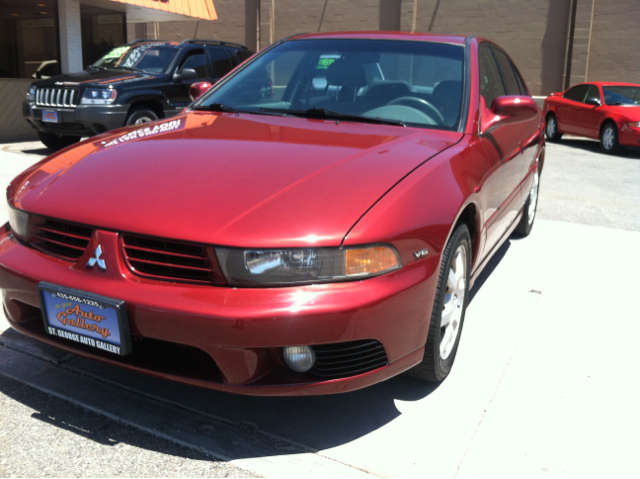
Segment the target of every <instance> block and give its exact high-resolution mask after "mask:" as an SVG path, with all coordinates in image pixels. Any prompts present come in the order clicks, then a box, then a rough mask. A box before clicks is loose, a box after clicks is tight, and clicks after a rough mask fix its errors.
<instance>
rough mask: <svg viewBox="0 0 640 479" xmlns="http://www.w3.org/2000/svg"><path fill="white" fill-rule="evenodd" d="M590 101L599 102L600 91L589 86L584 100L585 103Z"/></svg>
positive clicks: (593, 86)
mask: <svg viewBox="0 0 640 479" xmlns="http://www.w3.org/2000/svg"><path fill="white" fill-rule="evenodd" d="M589 100H591V101H600V90H599V89H598V87H597V86H595V85H591V86H590V87H589V91H588V92H587V97H586V98H585V99H584V101H585V103H586V102H588V101H589Z"/></svg>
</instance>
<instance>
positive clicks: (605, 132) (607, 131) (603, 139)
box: [600, 122, 620, 154]
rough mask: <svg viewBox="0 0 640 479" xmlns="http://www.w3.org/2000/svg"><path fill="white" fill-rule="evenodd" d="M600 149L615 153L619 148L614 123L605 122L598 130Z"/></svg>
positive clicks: (616, 129) (616, 128)
mask: <svg viewBox="0 0 640 479" xmlns="http://www.w3.org/2000/svg"><path fill="white" fill-rule="evenodd" d="M600 149H601V150H602V151H603V152H604V153H608V154H612V153H616V152H617V151H618V150H619V149H620V144H619V143H618V127H617V126H616V125H615V123H611V122H609V123H605V124H604V126H603V127H602V129H601V130H600Z"/></svg>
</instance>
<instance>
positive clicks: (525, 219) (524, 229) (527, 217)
mask: <svg viewBox="0 0 640 479" xmlns="http://www.w3.org/2000/svg"><path fill="white" fill-rule="evenodd" d="M539 188H540V163H536V171H535V173H534V174H533V183H532V185H531V188H529V195H528V196H527V201H525V202H524V206H523V207H522V218H520V223H518V226H516V229H515V230H514V233H516V234H517V235H518V236H520V237H522V238H524V237H525V236H529V233H531V230H532V229H533V222H534V220H535V219H536V210H537V208H538V191H539Z"/></svg>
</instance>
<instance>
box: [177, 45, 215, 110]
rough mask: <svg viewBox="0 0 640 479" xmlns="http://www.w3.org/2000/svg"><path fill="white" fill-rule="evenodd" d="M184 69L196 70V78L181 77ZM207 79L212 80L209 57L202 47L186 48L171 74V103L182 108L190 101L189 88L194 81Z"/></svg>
mask: <svg viewBox="0 0 640 479" xmlns="http://www.w3.org/2000/svg"><path fill="white" fill-rule="evenodd" d="M186 69H193V70H195V71H196V74H197V78H191V79H186V78H181V76H182V73H183V72H184V70H186ZM200 81H208V82H213V78H212V74H211V69H210V66H209V59H208V58H207V56H206V55H205V53H204V49H201V48H197V49H193V50H188V51H187V52H186V53H185V54H184V56H183V57H182V60H181V61H180V63H179V65H178V68H177V69H176V72H175V73H174V76H173V83H174V85H173V88H172V95H171V96H170V98H171V100H170V101H171V103H172V104H173V105H174V106H175V108H176V109H178V110H179V109H182V108H184V107H186V106H187V105H189V104H190V103H191V97H190V96H189V88H190V87H191V85H193V84H194V83H196V82H200Z"/></svg>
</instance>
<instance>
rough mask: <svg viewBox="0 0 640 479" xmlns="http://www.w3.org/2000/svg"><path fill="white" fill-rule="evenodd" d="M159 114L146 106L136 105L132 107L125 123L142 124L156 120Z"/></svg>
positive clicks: (128, 124)
mask: <svg viewBox="0 0 640 479" xmlns="http://www.w3.org/2000/svg"><path fill="white" fill-rule="evenodd" d="M157 119H158V115H157V114H156V112H155V111H153V110H152V109H151V108H148V107H146V106H136V107H133V108H132V109H131V111H130V112H129V116H128V117H127V121H125V125H127V126H130V125H142V124H143V123H150V122H152V121H156V120H157Z"/></svg>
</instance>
